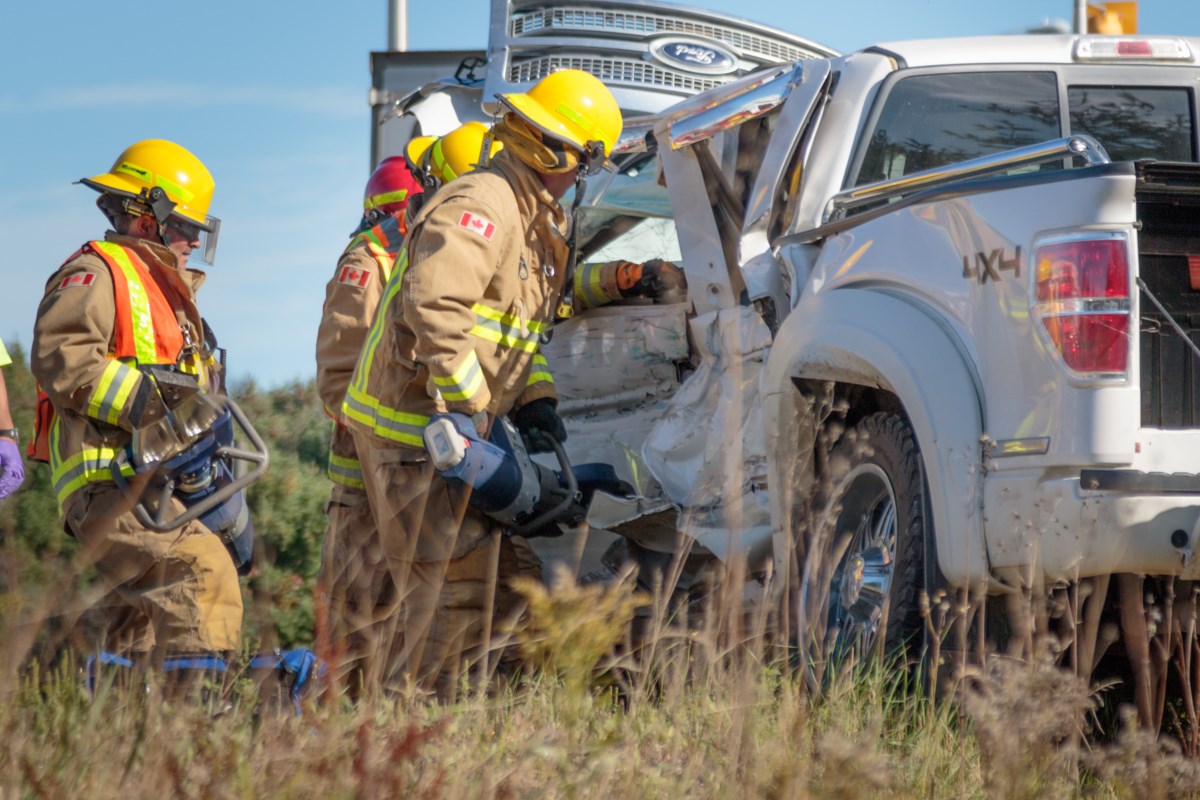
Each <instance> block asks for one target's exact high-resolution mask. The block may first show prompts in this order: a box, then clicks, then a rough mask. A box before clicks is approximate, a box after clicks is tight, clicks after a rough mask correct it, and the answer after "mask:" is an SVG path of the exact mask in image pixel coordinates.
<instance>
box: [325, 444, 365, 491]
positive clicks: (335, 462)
mask: <svg viewBox="0 0 1200 800" xmlns="http://www.w3.org/2000/svg"><path fill="white" fill-rule="evenodd" d="M325 474H326V475H328V476H329V480H331V481H333V482H334V483H337V484H340V485H342V486H346V487H348V488H350V489H363V488H366V484H364V483H363V474H362V465H361V464H359V462H358V459H357V458H347V457H346V456H339V455H336V454H334V453H330V454H329V467H328V469H327V470H326V472H325Z"/></svg>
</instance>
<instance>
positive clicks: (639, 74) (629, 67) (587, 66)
mask: <svg viewBox="0 0 1200 800" xmlns="http://www.w3.org/2000/svg"><path fill="white" fill-rule="evenodd" d="M557 69H581V70H584V71H586V72H590V73H592V74H593V75H595V76H596V77H597V78H599V79H600V80H602V81H604V82H605V83H609V84H613V85H616V86H632V87H638V88H651V87H653V88H658V89H667V90H671V91H678V92H680V93H685V94H694V93H696V92H702V91H704V90H705V89H711V88H712V87H714V86H720V85H722V84H724V83H725V82H726V81H727V80H728V78H724V79H720V78H718V79H712V78H703V77H700V76H697V75H691V74H688V73H685V72H676V71H675V70H671V69H665V68H663V67H661V66H657V65H655V64H651V63H649V62H647V61H639V60H635V59H632V58H614V57H607V56H606V57H596V56H576V55H570V54H563V53H557V54H555V55H546V56H541V57H538V58H530V59H521V60H515V61H514V62H513V64H512V65H511V66H510V68H509V71H508V80H509V81H510V82H512V83H525V82H530V83H532V82H534V81H537V80H541V79H542V78H544V77H546V76H547V75H549V74H550V73H551V72H553V71H554V70H557Z"/></svg>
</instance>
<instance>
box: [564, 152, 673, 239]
mask: <svg viewBox="0 0 1200 800" xmlns="http://www.w3.org/2000/svg"><path fill="white" fill-rule="evenodd" d="M619 168H620V170H621V171H620V172H618V173H616V174H614V175H611V176H609V177H608V178H606V179H605V180H600V181H596V182H595V183H593V184H590V185H589V187H588V196H587V198H586V200H585V201H584V203H583V204H582V205H581V206H580V208H579V225H580V229H579V234H580V235H579V241H580V242H581V243H582V247H581V251H580V255H581V258H582V260H586V261H613V260H618V259H620V260H625V261H639V262H640V261H646V260H648V259H652V258H662V259H666V260H668V261H679V260H680V257H681V256H680V250H679V239H678V237H677V236H676V235H675V225H674V223H673V221H672V219H671V202H670V198H669V197H668V195H667V189H666V187H665V186H663V185H662V184H661V182H660V180H659V174H660V169H659V162H658V156H657V155H655V154H652V153H651V154H641V155H640V156H639V157H638V158H637V159H636V160H632V161H628V162H626V163H624V164H621V165H619ZM564 202H567V201H566V200H565V199H564Z"/></svg>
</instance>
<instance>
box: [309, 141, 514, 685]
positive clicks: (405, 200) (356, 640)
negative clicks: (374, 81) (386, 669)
mask: <svg viewBox="0 0 1200 800" xmlns="http://www.w3.org/2000/svg"><path fill="white" fill-rule="evenodd" d="M486 133H487V128H486V126H484V125H482V124H481V123H477V122H474V123H467V124H465V125H463V126H461V127H459V128H457V129H455V130H454V131H451V132H450V133H448V134H446V135H445V136H443V137H440V138H439V137H434V136H428V137H421V138H420V139H419V140H418V139H415V140H413V142H412V144H410V146H409V147H408V148H407V154H406V156H393V157H389V158H385V159H384V160H383V161H381V162H380V164H379V166H378V167H376V168H375V171H374V172H373V173H372V175H371V177H370V179H369V180H368V181H367V187H366V191H365V194H364V197H363V209H364V211H363V219H362V222H361V224H360V225H359V230H358V232H357V233H356V234H355V235H354V236H353V237H352V238H351V240H350V243H349V244H348V245H347V246H346V249H345V251H344V252H343V253H342V256H341V258H340V259H338V263H337V267H336V268H335V269H334V274H333V277H332V278H331V279H330V281H329V284H328V285H327V286H326V289H325V305H324V308H323V311H322V315H321V325H320V328H319V329H318V332H317V390H318V392H319V393H320V395H321V401H322V403H324V405H325V411H326V413H327V414H329V416H330V417H331V418H332V419H333V420H334V423H335V424H334V429H333V436H332V440H331V443H330V452H329V468H328V475H329V478H330V480H331V481H332V482H333V490H332V492H331V494H330V498H329V503H328V505H327V506H326V514H327V516H328V519H329V526H328V530H327V532H326V536H325V547H324V552H323V555H322V560H321V576H320V581H319V584H320V586H321V588H322V591H323V593H324V595H325V600H324V601H325V604H326V607H327V608H328V613H329V622H328V631H329V640H330V644H331V645H332V647H331V648H330V649H331V650H336V652H333V653H331V655H332V656H333V659H332V660H333V661H334V662H335V663H334V665H333V666H334V674H333V676H332V677H333V678H334V681H335V685H338V686H346V688H347V689H348V690H349V691H350V692H351V694H352V695H358V694H359V692H360V691H361V690H362V688H363V686H364V684H365V685H378V683H379V680H380V678H381V674H380V669H381V668H382V666H383V664H384V663H386V661H387V658H386V656H387V653H388V652H389V651H390V650H391V649H392V647H393V645H394V644H397V643H398V639H397V638H396V631H395V622H396V619H395V615H393V614H391V613H389V612H390V611H391V610H392V609H393V607H394V606H395V604H396V603H397V602H398V600H397V597H396V592H395V587H394V585H393V581H392V579H391V574H390V572H389V571H388V569H387V568H386V563H385V561H384V557H383V552H382V550H381V549H380V542H379V534H378V531H377V529H376V526H375V522H374V519H373V517H372V515H371V509H370V506H369V504H368V499H367V494H366V489H365V487H364V484H363V476H362V468H361V466H360V464H359V461H358V452H357V451H356V450H355V447H354V440H353V438H352V437H351V434H350V431H349V429H348V428H347V427H346V426H345V424H344V423H343V421H342V415H341V407H342V400H343V399H344V397H345V395H346V387H347V385H348V384H349V383H350V376H351V374H352V373H353V372H354V365H355V363H356V362H357V361H358V354H359V352H360V351H361V350H362V345H363V340H364V339H366V336H367V330H368V329H369V328H370V325H371V320H372V319H373V318H374V316H375V309H376V307H377V306H378V305H379V299H380V297H382V296H383V287H384V285H385V284H386V283H387V281H388V278H389V277H390V276H391V273H392V265H393V264H394V262H395V260H396V254H397V253H398V252H399V251H400V246H401V245H402V243H403V241H404V235H405V233H406V231H407V220H408V219H409V218H411V216H412V215H411V214H410V213H409V212H410V211H411V209H413V208H414V207H415V206H416V204H417V203H418V202H419V201H420V200H422V199H424V198H423V197H422V196H421V195H422V192H428V191H431V190H433V189H436V188H437V187H438V186H440V185H441V184H442V183H447V182H449V181H451V180H454V179H455V178H457V177H458V176H459V175H463V174H466V173H468V172H470V171H471V170H473V169H474V168H475V165H476V163H477V162H478V161H479V157H480V149H481V147H482V145H483V140H484V136H485V134H486ZM498 149H499V143H496V144H495V145H494V146H493V148H492V152H493V153H494V152H495V151H496V150H498Z"/></svg>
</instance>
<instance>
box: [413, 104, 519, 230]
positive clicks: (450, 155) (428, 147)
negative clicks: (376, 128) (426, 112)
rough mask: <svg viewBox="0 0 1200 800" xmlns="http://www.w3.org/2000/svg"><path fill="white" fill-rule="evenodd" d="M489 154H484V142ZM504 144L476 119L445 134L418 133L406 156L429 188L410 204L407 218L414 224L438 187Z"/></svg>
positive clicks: (470, 168) (422, 182)
mask: <svg viewBox="0 0 1200 800" xmlns="http://www.w3.org/2000/svg"><path fill="white" fill-rule="evenodd" d="M485 142H486V144H487V148H488V153H487V156H486V157H485V156H484V154H483V148H484V144H485ZM501 147H503V145H502V144H500V142H499V141H497V140H496V139H495V137H493V136H491V131H490V129H489V128H488V126H487V125H484V124H483V123H482V122H476V121H474V120H472V121H470V122H464V123H463V124H462V125H459V126H458V127H457V128H455V129H454V130H452V131H450V132H449V133H447V134H446V135H445V136H418V137H416V138H414V139H413V140H412V141H410V142H409V143H408V146H407V147H405V148H404V157H405V158H406V159H407V160H408V165H409V168H410V169H411V170H412V172H413V174H414V175H416V176H417V178H418V180H420V181H421V184H422V185H423V186H424V187H425V188H426V192H425V194H423V195H421V196H420V197H418V198H417V199H416V201H415V202H413V203H410V204H409V206H408V211H407V212H406V213H407V217H408V221H409V223H410V224H411V222H412V220H415V219H416V218H417V214H418V213H420V211H421V206H422V205H423V204H424V202H425V201H426V200H428V199H429V198H430V197H431V196H432V195H433V192H434V191H436V190H437V188H438V187H439V186H441V185H442V184H445V183H449V182H450V181H452V180H454V179H455V178H457V177H458V176H459V175H466V174H467V173H468V172H471V171H472V170H474V169H475V167H476V166H478V165H479V162H480V161H484V160H487V159H489V158H491V157H492V156H494V155H496V153H498V152H500V148H501Z"/></svg>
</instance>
